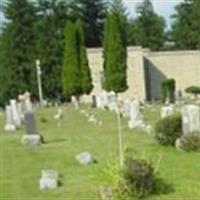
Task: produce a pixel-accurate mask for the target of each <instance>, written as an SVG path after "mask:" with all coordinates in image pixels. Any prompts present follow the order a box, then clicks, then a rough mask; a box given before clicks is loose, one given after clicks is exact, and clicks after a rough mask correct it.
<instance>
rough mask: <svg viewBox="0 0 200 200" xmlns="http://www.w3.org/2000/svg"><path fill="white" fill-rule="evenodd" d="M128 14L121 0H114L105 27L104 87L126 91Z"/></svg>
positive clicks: (110, 89)
mask: <svg viewBox="0 0 200 200" xmlns="http://www.w3.org/2000/svg"><path fill="white" fill-rule="evenodd" d="M125 30H126V14H125V10H124V7H123V4H122V2H121V0H113V1H112V3H111V8H110V10H109V11H108V14H107V18H106V23H105V28H104V89H105V90H107V91H114V92H116V93H119V92H123V91H125V90H126V89H127V88H128V87H127V81H126V78H127V76H126V69H127V64H126V56H127V55H126V31H125Z"/></svg>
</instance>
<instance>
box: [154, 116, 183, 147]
mask: <svg viewBox="0 0 200 200" xmlns="http://www.w3.org/2000/svg"><path fill="white" fill-rule="evenodd" d="M181 135H182V120H181V115H180V114H175V115H171V116H168V117H165V118H163V119H161V120H159V121H158V122H157V123H156V126H155V138H156V140H157V141H158V142H159V143H160V144H162V145H174V144H175V141H176V139H177V138H179V137H181Z"/></svg>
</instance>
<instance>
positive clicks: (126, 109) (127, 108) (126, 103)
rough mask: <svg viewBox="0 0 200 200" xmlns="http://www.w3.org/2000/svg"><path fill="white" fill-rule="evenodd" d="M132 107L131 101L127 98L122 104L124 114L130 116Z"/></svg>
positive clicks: (126, 116)
mask: <svg viewBox="0 0 200 200" xmlns="http://www.w3.org/2000/svg"><path fill="white" fill-rule="evenodd" d="M130 108H131V101H130V100H125V101H124V103H123V106H122V115H123V117H125V118H129V117H130Z"/></svg>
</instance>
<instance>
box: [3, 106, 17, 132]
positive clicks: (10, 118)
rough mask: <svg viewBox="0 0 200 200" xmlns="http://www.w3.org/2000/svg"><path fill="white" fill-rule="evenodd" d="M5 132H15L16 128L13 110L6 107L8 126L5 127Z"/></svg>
mask: <svg viewBox="0 0 200 200" xmlns="http://www.w3.org/2000/svg"><path fill="white" fill-rule="evenodd" d="M4 130H5V131H15V130H16V127H15V124H14V120H13V114H12V108H11V106H9V105H7V106H6V124H5V126H4Z"/></svg>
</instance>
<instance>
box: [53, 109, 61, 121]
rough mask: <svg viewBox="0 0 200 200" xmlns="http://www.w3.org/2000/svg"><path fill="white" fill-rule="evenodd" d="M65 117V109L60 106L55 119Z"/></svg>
mask: <svg viewBox="0 0 200 200" xmlns="http://www.w3.org/2000/svg"><path fill="white" fill-rule="evenodd" d="M62 117H63V111H62V109H61V108H58V110H57V113H56V114H55V115H54V119H56V120H59V119H61V118H62Z"/></svg>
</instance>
